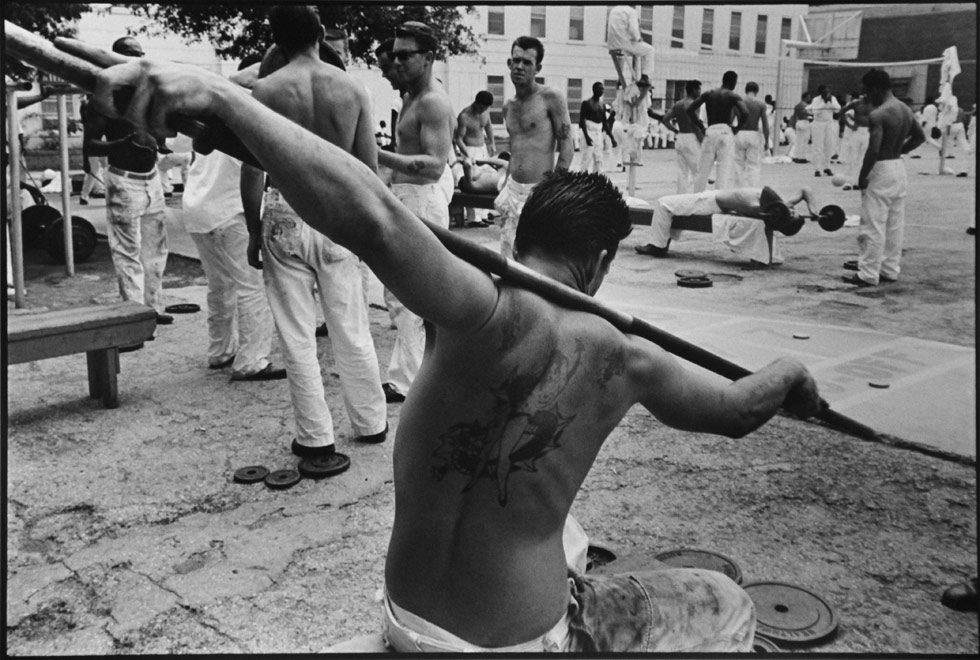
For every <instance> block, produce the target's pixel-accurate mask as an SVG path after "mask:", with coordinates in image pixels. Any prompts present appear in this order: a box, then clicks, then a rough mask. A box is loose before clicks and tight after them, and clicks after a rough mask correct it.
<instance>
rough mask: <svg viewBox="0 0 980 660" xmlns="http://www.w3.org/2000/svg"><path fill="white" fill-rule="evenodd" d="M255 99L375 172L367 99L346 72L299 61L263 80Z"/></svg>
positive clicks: (307, 59) (312, 61)
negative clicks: (355, 158) (351, 155)
mask: <svg viewBox="0 0 980 660" xmlns="http://www.w3.org/2000/svg"><path fill="white" fill-rule="evenodd" d="M252 94H253V96H255V98H256V99H258V100H259V101H260V102H262V103H263V104H264V105H266V106H268V107H270V108H272V109H273V110H275V111H276V112H278V113H279V114H281V115H283V116H285V117H288V118H289V119H291V120H292V121H294V122H295V123H297V124H299V125H300V126H302V127H303V128H305V129H307V130H309V131H311V132H313V133H315V134H317V135H318V136H320V137H322V138H323V139H325V140H327V141H328V142H330V143H331V144H334V145H336V146H338V147H340V148H341V149H343V150H344V151H346V152H348V153H351V154H353V155H354V156H355V157H357V158H358V159H360V160H361V161H362V162H364V163H365V164H367V165H368V166H369V167H373V168H375V169H376V168H377V155H376V150H375V149H374V148H372V147H373V145H374V137H373V133H372V128H371V124H372V121H371V117H370V114H369V110H368V108H369V106H368V102H367V98H366V96H365V94H364V92H363V90H362V88H360V87H359V86H358V85H356V84H355V83H354V81H353V79H352V78H351V77H350V76H349V75H348V74H347V73H346V72H344V71H341V70H340V69H338V68H336V67H334V66H332V65H330V64H326V63H324V62H321V61H319V59H314V58H311V57H306V56H298V57H297V58H295V59H294V60H292V61H290V62H289V63H288V64H287V65H286V66H284V67H282V68H281V69H279V70H278V71H276V72H274V73H272V74H271V75H269V76H268V77H267V78H263V79H261V80H259V81H258V82H257V83H256V84H255V87H254V89H253V90H252ZM365 135H366V137H367V140H368V142H367V143H365Z"/></svg>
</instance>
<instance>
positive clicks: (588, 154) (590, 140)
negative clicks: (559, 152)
mask: <svg viewBox="0 0 980 660" xmlns="http://www.w3.org/2000/svg"><path fill="white" fill-rule="evenodd" d="M605 91H606V88H605V87H604V86H603V84H602V83H601V82H597V83H595V84H594V85H592V96H591V97H590V98H587V99H585V100H584V101H582V107H581V109H580V110H579V116H578V127H579V130H581V131H582V137H583V138H584V139H585V148H584V149H582V163H581V168H580V169H581V170H582V171H583V172H598V173H599V174H602V173H603V172H605V171H606V166H605V162H604V159H603V155H604V150H603V148H602V147H603V144H602V141H603V140H602V134H603V133H606V134H608V135H609V138H610V139H613V137H612V124H611V123H609V122H607V121H606V107H605V106H604V105H603V103H602V94H603V92H605ZM613 141H614V142H615V140H613Z"/></svg>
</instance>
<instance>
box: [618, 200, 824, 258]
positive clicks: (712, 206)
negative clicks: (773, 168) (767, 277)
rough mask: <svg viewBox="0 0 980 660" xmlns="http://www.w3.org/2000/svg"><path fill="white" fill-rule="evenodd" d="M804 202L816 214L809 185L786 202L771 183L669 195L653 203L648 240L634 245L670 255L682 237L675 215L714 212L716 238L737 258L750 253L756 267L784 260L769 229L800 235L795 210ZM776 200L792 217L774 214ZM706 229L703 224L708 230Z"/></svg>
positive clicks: (644, 250) (642, 251) (800, 223)
mask: <svg viewBox="0 0 980 660" xmlns="http://www.w3.org/2000/svg"><path fill="white" fill-rule="evenodd" d="M800 202H805V203H806V207H807V212H808V213H809V214H810V215H814V214H816V213H817V211H816V208H817V203H816V200H815V198H814V196H813V191H812V190H810V189H809V188H807V187H804V188H801V189H800V190H799V192H798V193H797V194H796V195H794V196H792V197H789V198H787V199H786V200H785V201H784V200H783V198H782V197H781V196H780V195H779V194H778V193H776V191H775V190H773V189H772V188H770V187H769V186H765V187H763V188H735V189H731V190H706V191H703V192H699V193H688V194H685V195H665V196H663V197H661V198H660V199H658V200H657V201H655V202H654V203H653V221H652V222H651V223H650V229H649V230H648V232H647V235H648V236H650V242H649V243H647V244H646V245H638V246H636V247H635V250H636V251H637V252H638V253H640V254H645V255H647V256H651V257H666V256H668V253H667V249H668V248H669V247H670V242H671V241H672V240H675V241H676V240H678V239H679V238H680V237H681V235H682V234H683V230H680V229H672V228H671V225H672V224H673V221H674V216H677V215H683V216H689V215H698V216H711V218H710V220H711V222H710V228H711V233H712V238H713V240H715V241H716V242H718V243H722V244H724V245H726V246H728V247H729V248H731V249H732V251H733V252H735V253H736V254H738V255H739V256H743V257H747V258H748V259H749V261H751V262H753V263H754V264H755V265H769V264H770V263H782V261H783V257H782V254H781V252H780V250H779V244H778V243H777V242H776V237H775V236H773V237H772V245H771V250H770V244H769V237H767V236H766V229H767V228H769V229H772V230H773V231H778V232H780V233H782V234H785V235H787V236H792V235H793V234H795V233H797V232H798V231H799V230H800V228H802V226H803V224H804V223H805V222H806V221H805V220H804V219H803V217H802V216H800V215H799V214H798V213H796V211H795V210H794V207H795V206H796V205H797V204H799V203H800ZM777 204H785V205H786V207H788V209H789V214H788V217H786V218H785V219H781V220H780V219H777V218H776V217H775V216H774V214H772V213H771V211H772V210H773V206H774V205H777ZM750 218H751V219H750ZM756 218H757V219H756ZM760 220H762V221H761V222H760ZM707 228H708V227H707V226H705V230H707Z"/></svg>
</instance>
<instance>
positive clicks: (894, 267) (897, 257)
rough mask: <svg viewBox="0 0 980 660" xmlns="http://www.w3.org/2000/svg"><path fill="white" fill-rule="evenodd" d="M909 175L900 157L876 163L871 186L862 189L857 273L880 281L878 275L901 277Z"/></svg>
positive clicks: (864, 278)
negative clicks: (899, 275)
mask: <svg viewBox="0 0 980 660" xmlns="http://www.w3.org/2000/svg"><path fill="white" fill-rule="evenodd" d="M908 186H909V181H908V174H907V173H906V171H905V163H904V162H903V161H902V159H900V158H895V159H893V160H881V161H878V162H877V163H875V165H874V167H872V168H871V173H870V174H869V175H868V187H867V188H865V189H864V190H862V191H861V225H860V228H859V230H858V249H859V250H860V255H859V257H858V275H859V276H860V278H861V279H862V280H864V281H865V282H871V283H872V284H877V283H878V278H879V275H884V276H885V277H888V278H890V279H898V274H899V273H900V272H901V267H900V262H901V260H902V241H903V237H904V232H905V195H906V193H907V192H908Z"/></svg>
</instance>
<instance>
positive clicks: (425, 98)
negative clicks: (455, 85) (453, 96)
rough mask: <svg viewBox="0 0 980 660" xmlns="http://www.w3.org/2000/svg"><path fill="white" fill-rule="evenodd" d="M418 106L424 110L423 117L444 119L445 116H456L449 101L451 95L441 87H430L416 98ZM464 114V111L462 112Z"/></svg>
mask: <svg viewBox="0 0 980 660" xmlns="http://www.w3.org/2000/svg"><path fill="white" fill-rule="evenodd" d="M416 103H417V104H418V108H419V109H420V110H421V111H422V112H423V117H425V116H430V117H431V116H434V117H435V118H438V119H440V120H441V119H442V118H443V117H454V116H455V115H454V114H453V106H452V103H451V102H450V101H449V96H448V95H447V94H446V93H445V92H444V91H442V90H441V89H428V90H426V91H425V92H424V93H422V94H421V95H419V97H418V99H417V100H416ZM460 114H463V113H460Z"/></svg>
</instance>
